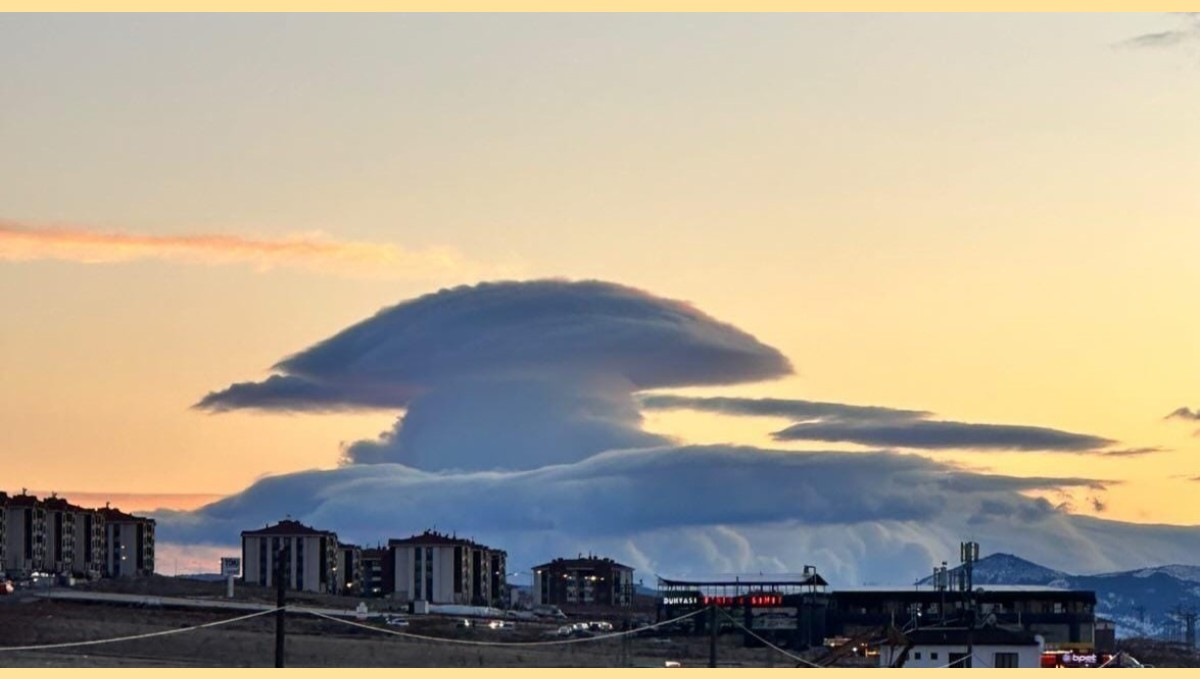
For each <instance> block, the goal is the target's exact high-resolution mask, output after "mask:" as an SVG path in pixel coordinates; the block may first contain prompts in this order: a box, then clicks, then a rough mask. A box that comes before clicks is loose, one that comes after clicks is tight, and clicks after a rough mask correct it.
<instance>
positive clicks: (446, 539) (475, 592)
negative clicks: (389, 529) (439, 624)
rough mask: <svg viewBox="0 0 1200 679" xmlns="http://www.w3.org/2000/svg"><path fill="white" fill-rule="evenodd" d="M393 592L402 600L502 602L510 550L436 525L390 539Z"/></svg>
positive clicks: (477, 603)
mask: <svg viewBox="0 0 1200 679" xmlns="http://www.w3.org/2000/svg"><path fill="white" fill-rule="evenodd" d="M388 549H389V551H390V552H391V557H392V563H393V564H394V572H395V573H394V579H393V580H392V592H393V596H395V597H396V598H397V599H400V600H401V601H426V602H429V603H433V604H460V605H470V606H492V605H503V602H504V601H505V599H506V597H507V592H506V589H507V585H506V583H505V570H506V568H507V566H506V559H507V554H506V553H505V552H504V551H503V550H499V549H492V548H491V547H488V546H486V545H481V544H479V543H476V542H474V541H472V540H466V539H463V538H459V537H456V536H454V535H445V534H442V533H438V532H436V531H429V530H427V531H425V532H424V533H422V534H420V535H414V536H412V537H408V538H404V539H400V540H397V539H393V540H389V541H388Z"/></svg>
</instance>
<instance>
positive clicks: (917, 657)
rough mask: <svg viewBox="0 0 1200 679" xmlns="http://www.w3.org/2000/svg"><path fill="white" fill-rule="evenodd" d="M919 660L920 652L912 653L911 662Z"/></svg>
mask: <svg viewBox="0 0 1200 679" xmlns="http://www.w3.org/2000/svg"><path fill="white" fill-rule="evenodd" d="M920 659H921V652H920V651H916V652H915V653H913V660H920Z"/></svg>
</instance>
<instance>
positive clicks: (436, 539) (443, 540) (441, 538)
mask: <svg viewBox="0 0 1200 679" xmlns="http://www.w3.org/2000/svg"><path fill="white" fill-rule="evenodd" d="M398 545H450V546H462V547H475V548H476V549H487V550H491V551H493V552H498V551H501V550H498V549H492V548H491V547H488V546H487V545H481V544H479V543H478V542H475V541H474V540H467V539H466V538H460V537H458V536H457V535H446V534H445V533H439V532H437V531H435V530H427V531H425V532H423V533H421V534H420V535H413V536H412V537H407V538H392V539H391V540H388V547H395V546H398Z"/></svg>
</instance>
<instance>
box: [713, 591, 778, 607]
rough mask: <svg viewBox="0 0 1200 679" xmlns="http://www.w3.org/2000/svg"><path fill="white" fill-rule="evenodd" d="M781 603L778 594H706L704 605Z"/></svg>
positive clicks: (771, 604)
mask: <svg viewBox="0 0 1200 679" xmlns="http://www.w3.org/2000/svg"><path fill="white" fill-rule="evenodd" d="M782 603H783V596H781V595H779V594H749V595H746V596H706V597H704V605H705V606H778V605H780V604H782Z"/></svg>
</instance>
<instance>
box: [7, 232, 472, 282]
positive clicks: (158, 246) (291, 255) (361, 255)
mask: <svg viewBox="0 0 1200 679" xmlns="http://www.w3.org/2000/svg"><path fill="white" fill-rule="evenodd" d="M36 260H59V261H69V262H78V263H82V264H111V263H121V262H132V261H138V260H164V261H179V262H187V263H199V264H249V265H252V266H254V267H256V268H258V269H259V270H269V269H272V268H275V267H294V268H304V269H309V270H315V271H320V272H324V273H333V274H340V275H349V276H355V277H380V278H407V279H420V278H430V277H437V276H445V275H449V274H454V275H456V276H461V275H463V274H469V273H473V272H479V273H483V272H485V271H486V268H485V267H484V266H482V265H480V264H478V263H475V262H472V261H470V260H468V259H467V258H466V257H464V256H463V255H462V254H460V253H459V252H457V251H456V250H454V249H452V248H447V247H430V248H421V249H408V248H403V247H401V246H398V245H395V244H391V243H371V242H363V241H342V240H336V239H333V238H330V237H328V236H326V235H323V234H305V235H298V236H286V237H280V238H257V237H249V236H238V235H229V234H212V233H203V234H183V235H151V234H137V233H128V232H122V231H103V230H98V229H89V228H84V227H79V226H51V227H41V226H31V225H28V224H21V223H16V222H5V221H0V261H36ZM492 273H495V271H492Z"/></svg>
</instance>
